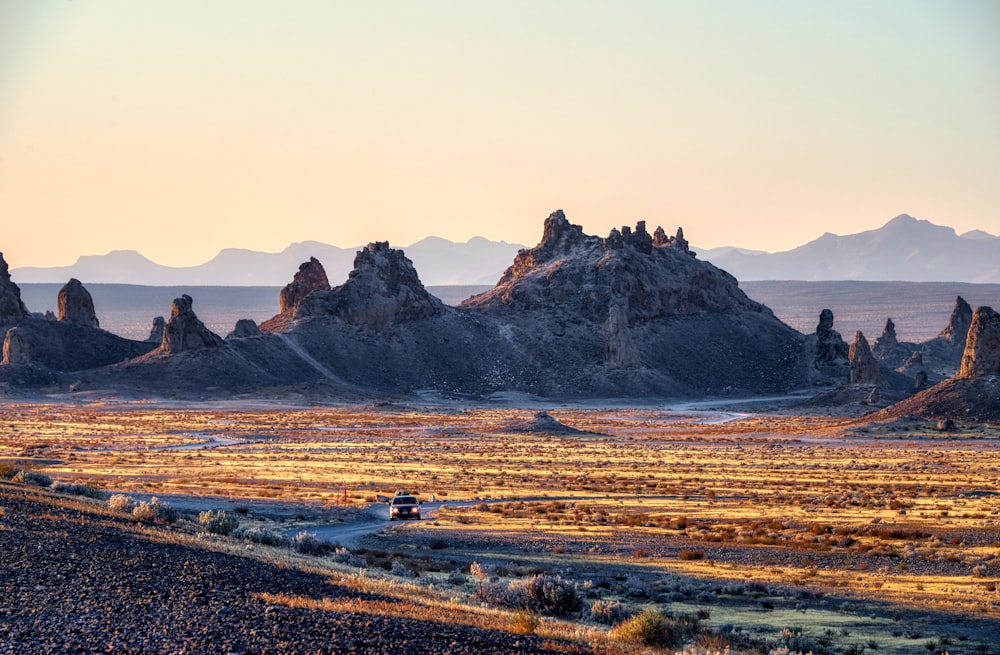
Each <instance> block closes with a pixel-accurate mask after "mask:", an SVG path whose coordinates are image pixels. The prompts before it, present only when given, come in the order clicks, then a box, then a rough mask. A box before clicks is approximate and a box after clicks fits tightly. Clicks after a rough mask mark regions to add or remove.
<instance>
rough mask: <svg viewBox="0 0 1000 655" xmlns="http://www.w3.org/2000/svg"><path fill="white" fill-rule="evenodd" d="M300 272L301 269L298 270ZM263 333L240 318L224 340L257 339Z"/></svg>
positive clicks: (251, 322) (249, 322)
mask: <svg viewBox="0 0 1000 655" xmlns="http://www.w3.org/2000/svg"><path fill="white" fill-rule="evenodd" d="M300 270H301V269H300ZM262 334H263V332H261V331H260V328H258V327H257V324H256V323H254V322H253V320H252V319H249V318H241V319H240V320H238V321H236V327H234V328H233V331H232V332H230V333H229V334H227V335H226V340H227V341H228V340H229V339H250V338H252V337H259V336H260V335H262Z"/></svg>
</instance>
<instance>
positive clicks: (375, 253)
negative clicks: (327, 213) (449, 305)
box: [262, 241, 445, 332]
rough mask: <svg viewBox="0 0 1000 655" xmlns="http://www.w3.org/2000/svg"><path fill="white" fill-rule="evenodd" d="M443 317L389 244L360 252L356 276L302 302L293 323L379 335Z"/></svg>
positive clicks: (441, 309) (403, 257)
mask: <svg viewBox="0 0 1000 655" xmlns="http://www.w3.org/2000/svg"><path fill="white" fill-rule="evenodd" d="M444 312H445V306H444V304H443V303H442V302H441V301H440V300H438V299H437V298H435V297H434V296H432V295H431V294H429V293H427V290H426V289H425V288H424V285H423V284H422V283H421V282H420V278H419V277H417V271H416V269H414V268H413V262H411V261H410V260H409V259H408V258H407V257H406V255H405V254H403V251H402V250H397V249H395V248H390V247H389V242H388V241H376V242H373V243H369V244H368V245H367V246H365V247H364V248H363V249H362V250H359V251H358V254H357V255H356V256H355V258H354V270H352V271H351V272H350V273H349V274H348V276H347V281H346V282H344V284H342V285H340V286H339V287H336V288H334V289H331V290H329V291H315V292H312V293H310V294H309V295H308V296H306V297H305V298H302V300H300V302H299V305H298V308H297V309H296V311H295V318H307V317H315V316H336V317H338V318H340V319H341V320H343V321H345V322H347V323H350V324H351V325H356V326H359V327H363V328H365V329H366V330H370V331H374V332H379V331H382V330H384V329H386V328H388V327H389V326H390V325H394V324H396V323H400V322H405V321H413V320H418V319H424V318H432V317H434V316H440V315H441V314H443V313H444ZM273 320H274V319H270V320H269V321H267V323H265V324H264V325H263V326H262V327H266V326H267V325H268V324H270V323H271V322H272V321H273Z"/></svg>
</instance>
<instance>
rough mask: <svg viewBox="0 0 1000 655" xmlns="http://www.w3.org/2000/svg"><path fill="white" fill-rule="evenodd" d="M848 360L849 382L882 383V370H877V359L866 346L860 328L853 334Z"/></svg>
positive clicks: (877, 384)
mask: <svg viewBox="0 0 1000 655" xmlns="http://www.w3.org/2000/svg"><path fill="white" fill-rule="evenodd" d="M848 360H849V361H850V363H851V384H858V385H873V386H879V385H881V384H882V372H881V371H880V370H879V365H878V360H876V359H875V356H874V355H873V354H872V351H871V348H870V347H869V346H868V340H867V339H865V335H864V334H862V333H861V331H860V330H859V331H858V332H856V333H855V335H854V342H853V343H852V344H851V347H850V350H849V352H848Z"/></svg>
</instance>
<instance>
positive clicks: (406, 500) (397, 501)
mask: <svg viewBox="0 0 1000 655" xmlns="http://www.w3.org/2000/svg"><path fill="white" fill-rule="evenodd" d="M392 504H393V505H416V504H417V499H416V498H414V497H413V496H397V497H396V498H393V499H392Z"/></svg>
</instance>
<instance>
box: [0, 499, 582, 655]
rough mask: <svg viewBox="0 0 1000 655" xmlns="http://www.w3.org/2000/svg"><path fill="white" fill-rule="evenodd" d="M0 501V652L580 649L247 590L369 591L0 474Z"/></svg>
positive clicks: (328, 594) (317, 594)
mask: <svg viewBox="0 0 1000 655" xmlns="http://www.w3.org/2000/svg"><path fill="white" fill-rule="evenodd" d="M0 508H2V509H3V512H0V653H19V654H21V653H60V654H71V653H213V654H222V655H225V654H227V653H243V654H246V655H250V654H252V653H373V654H374V653H386V654H393V655H397V654H404V653H428V654H433V653H449V654H451V653H454V654H462V653H469V654H470V655H472V654H475V655H479V654H482V653H555V652H566V651H567V650H572V651H577V652H578V649H579V644H572V645H571V644H558V643H553V642H551V641H544V642H543V640H542V639H540V638H538V637H531V636H523V635H515V634H510V633H506V632H497V631H490V630H483V629H479V628H472V627H465V626H460V625H450V624H448V623H446V622H444V623H437V622H430V621H420V620H406V619H397V618H391V617H382V616H373V615H371V614H340V613H334V612H328V611H321V610H308V609H290V608H287V607H277V606H272V607H269V606H268V604H267V603H265V602H264V601H262V600H259V599H257V598H254V596H253V595H254V594H256V593H262V592H269V593H273V594H293V595H299V596H307V597H310V598H345V597H346V598H352V597H353V598H366V599H373V600H374V599H378V597H377V596H373V595H370V594H364V593H362V592H358V591H354V590H351V589H347V588H344V587H338V586H334V585H331V584H330V583H329V582H328V581H327V579H326V578H324V577H323V576H322V575H317V574H311V573H304V572H301V571H298V570H293V569H290V568H280V567H279V566H277V565H272V564H269V563H265V562H260V561H258V560H255V559H251V558H244V557H238V556H234V555H226V554H221V553H216V552H212V551H209V550H204V549H200V548H197V547H192V546H186V545H178V544H169V543H166V544H165V543H157V542H155V541H151V540H150V538H149V537H148V536H146V535H143V534H141V533H138V532H136V531H134V530H133V529H132V528H133V526H134V523H132V522H131V521H129V520H128V519H126V518H124V517H122V518H117V517H108V516H104V515H102V514H97V513H91V512H88V511H83V510H80V509H74V508H66V507H61V506H59V505H58V504H56V503H54V502H53V501H52V500H51V499H50V498H49V497H48V496H47V495H45V494H42V493H40V492H37V491H35V490H33V489H31V488H23V487H19V486H12V485H7V484H0ZM385 600H389V599H385ZM560 646H562V648H560ZM567 647H568V648H567Z"/></svg>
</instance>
